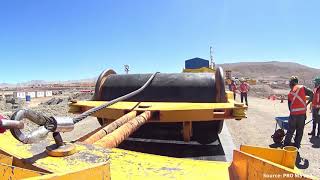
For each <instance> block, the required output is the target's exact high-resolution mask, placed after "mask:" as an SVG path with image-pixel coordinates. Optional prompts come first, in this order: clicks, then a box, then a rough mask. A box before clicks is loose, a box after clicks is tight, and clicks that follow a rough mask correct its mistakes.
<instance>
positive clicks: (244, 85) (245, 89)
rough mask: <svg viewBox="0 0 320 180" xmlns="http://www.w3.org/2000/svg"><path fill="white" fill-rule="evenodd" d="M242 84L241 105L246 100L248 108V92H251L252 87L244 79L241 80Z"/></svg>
mask: <svg viewBox="0 0 320 180" xmlns="http://www.w3.org/2000/svg"><path fill="white" fill-rule="evenodd" d="M240 82H241V84H240V95H241V103H243V99H245V101H246V105H247V106H248V92H249V90H250V86H249V84H248V83H246V82H245V80H244V78H241V79H240Z"/></svg>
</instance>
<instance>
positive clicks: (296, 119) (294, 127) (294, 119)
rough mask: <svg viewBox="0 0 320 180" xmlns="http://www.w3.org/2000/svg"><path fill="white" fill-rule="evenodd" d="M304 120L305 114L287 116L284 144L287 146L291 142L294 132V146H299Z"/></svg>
mask: <svg viewBox="0 0 320 180" xmlns="http://www.w3.org/2000/svg"><path fill="white" fill-rule="evenodd" d="M305 120H306V114H303V115H290V117H289V129H288V131H287V134H286V138H285V140H284V145H285V146H288V145H290V143H291V139H292V136H293V134H294V132H296V136H295V138H294V146H295V147H296V148H298V149H299V148H300V145H301V140H302V136H303V129H304V124H305Z"/></svg>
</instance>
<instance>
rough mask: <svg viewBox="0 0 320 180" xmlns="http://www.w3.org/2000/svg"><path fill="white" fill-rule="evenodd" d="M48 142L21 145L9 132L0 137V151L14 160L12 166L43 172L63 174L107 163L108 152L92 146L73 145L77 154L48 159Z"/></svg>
mask: <svg viewBox="0 0 320 180" xmlns="http://www.w3.org/2000/svg"><path fill="white" fill-rule="evenodd" d="M49 144H50V142H41V143H39V144H31V145H30V144H22V143H21V142H19V141H17V140H16V139H15V138H14V137H13V136H12V135H11V134H10V133H9V132H6V133H5V134H2V135H1V136H0V145H1V146H0V150H1V151H2V152H5V153H7V154H9V155H11V156H13V157H15V158H16V160H15V163H16V164H14V165H17V166H19V167H23V166H25V165H26V164H29V168H31V169H38V170H42V171H43V172H55V173H63V172H66V171H80V170H83V169H85V168H88V167H91V166H95V165H97V164H101V163H109V152H110V151H109V150H107V149H104V148H99V147H94V146H92V145H82V144H77V143H75V146H76V150H77V152H76V153H75V154H73V155H70V156H66V157H50V156H48V155H47V153H46V152H45V147H46V146H47V145H49Z"/></svg>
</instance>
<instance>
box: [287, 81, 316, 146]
mask: <svg viewBox="0 0 320 180" xmlns="http://www.w3.org/2000/svg"><path fill="white" fill-rule="evenodd" d="M298 83H299V81H298V78H297V77H296V76H292V77H291V78H290V84H289V85H290V88H291V90H290V92H289V94H288V106H289V110H290V117H289V121H288V123H289V128H288V132H287V134H286V138H285V140H284V146H288V145H290V144H291V139H292V136H293V134H294V132H295V131H296V136H295V138H294V146H295V147H296V148H298V149H299V148H300V144H301V140H302V136H303V129H304V125H305V120H306V118H307V116H306V112H307V106H308V104H309V103H310V102H311V101H312V99H313V92H312V90H310V89H309V88H307V87H305V86H302V85H298ZM306 95H308V96H309V97H310V99H309V101H308V102H307V103H306V99H307V98H306Z"/></svg>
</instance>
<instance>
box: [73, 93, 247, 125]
mask: <svg viewBox="0 0 320 180" xmlns="http://www.w3.org/2000/svg"><path fill="white" fill-rule="evenodd" d="M103 103H105V101H79V102H77V103H73V104H70V110H69V112H71V113H80V112H84V111H86V110H88V109H91V108H93V107H97V106H100V105H102V104H103ZM133 109H134V110H136V111H141V112H142V111H152V112H159V116H158V117H156V118H158V119H152V120H153V121H163V122H183V121H199V120H201V121H211V120H215V119H217V120H221V116H218V117H215V116H214V113H213V111H214V110H225V111H226V114H224V115H222V117H223V119H234V118H237V119H241V118H245V116H243V117H234V116H233V114H232V110H236V111H241V112H243V113H238V114H240V115H245V113H244V111H245V110H246V107H236V106H235V104H234V101H233V98H232V100H229V103H180V102H179V103H178V102H141V103H137V102H118V103H116V104H114V105H112V106H109V107H108V108H106V109H104V110H102V111H100V112H99V113H96V114H94V116H96V117H100V118H106V119H118V118H119V117H121V116H123V115H124V114H126V113H127V112H128V111H131V110H133Z"/></svg>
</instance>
